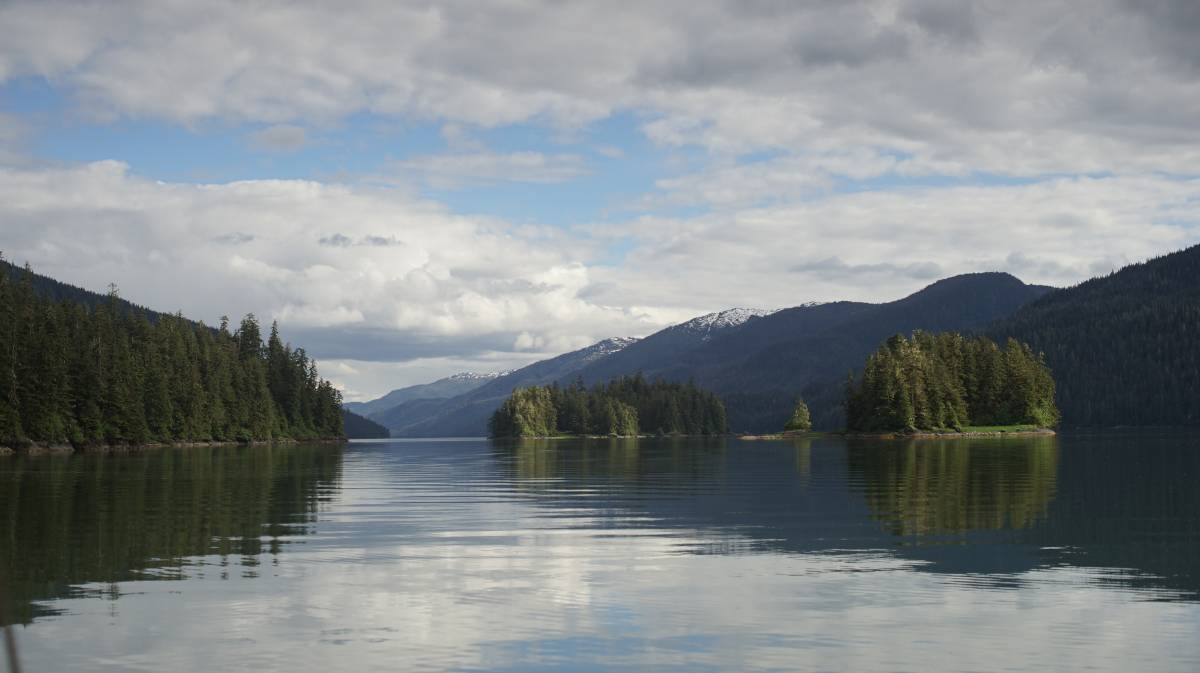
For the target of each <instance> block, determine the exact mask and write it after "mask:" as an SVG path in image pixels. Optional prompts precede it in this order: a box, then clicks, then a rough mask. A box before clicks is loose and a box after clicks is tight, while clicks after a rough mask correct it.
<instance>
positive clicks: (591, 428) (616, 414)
mask: <svg viewBox="0 0 1200 673" xmlns="http://www.w3.org/2000/svg"><path fill="white" fill-rule="evenodd" d="M488 432H489V434H490V435H491V436H492V437H494V438H499V437H587V436H604V437H636V436H639V435H642V434H655V435H676V436H678V435H723V434H725V433H726V432H728V427H727V424H726V419H725V405H724V404H722V402H721V400H720V399H719V398H718V397H717V396H716V395H714V394H713V393H711V392H708V391H706V390H703V389H701V388H699V387H697V386H696V385H695V384H694V383H690V382H689V383H672V382H668V381H662V380H657V381H647V380H646V379H645V378H644V377H643V376H642V375H641V374H635V375H633V376H622V377H618V378H616V379H613V380H612V381H610V382H609V383H607V384H601V385H596V386H594V387H592V388H587V387H585V386H584V385H583V382H582V381H580V380H577V381H575V382H574V383H572V384H571V385H569V386H565V387H560V386H558V385H554V384H551V385H548V386H531V387H527V388H519V389H517V390H514V391H513V392H512V394H511V395H510V396H509V397H508V398H507V399H506V400H505V401H504V403H503V404H501V405H500V408H499V409H497V410H496V412H495V413H494V414H492V417H491V420H490V421H489V423H488Z"/></svg>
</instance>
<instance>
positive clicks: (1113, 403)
mask: <svg viewBox="0 0 1200 673" xmlns="http://www.w3.org/2000/svg"><path fill="white" fill-rule="evenodd" d="M988 333H989V334H990V335H991V336H992V337H993V338H996V339H1005V338H1008V337H1013V338H1016V339H1018V340H1020V341H1022V342H1025V343H1028V344H1029V345H1030V346H1031V347H1032V348H1034V349H1035V350H1037V351H1039V352H1044V353H1045V354H1046V362H1047V364H1049V365H1050V367H1051V368H1052V369H1053V370H1054V377H1055V381H1056V383H1057V385H1058V406H1059V407H1060V408H1061V409H1062V415H1063V423H1064V424H1065V425H1068V426H1072V427H1111V426H1114V425H1128V426H1193V427H1194V426H1198V425H1200V246H1193V247H1190V248H1187V249H1186V250H1181V251H1179V252H1175V253H1172V254H1169V255H1164V256H1162V257H1157V258H1154V259H1151V260H1149V261H1147V262H1144V263H1140V264H1133V265H1130V266H1127V267H1125V268H1123V269H1121V270H1120V271H1118V272H1116V273H1113V274H1109V275H1107V276H1103V277H1100V278H1094V279H1092V280H1089V281H1087V282H1085V283H1081V284H1080V285H1077V286H1075V287H1071V288H1067V289H1063V290H1058V291H1056V292H1052V293H1050V294H1048V295H1046V296H1045V297H1042V298H1041V299H1038V300H1037V301H1034V302H1031V303H1029V304H1027V305H1026V306H1024V307H1022V308H1021V310H1019V311H1017V312H1016V313H1015V314H1014V315H1012V316H1011V317H1009V318H1007V319H1004V320H1001V321H999V322H998V323H997V324H996V325H994V326H993V327H992V328H991V329H989V330H988Z"/></svg>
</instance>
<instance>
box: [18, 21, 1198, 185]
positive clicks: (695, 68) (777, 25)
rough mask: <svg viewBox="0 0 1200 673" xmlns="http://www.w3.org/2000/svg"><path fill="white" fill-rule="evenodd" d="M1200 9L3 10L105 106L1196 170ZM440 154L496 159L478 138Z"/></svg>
mask: <svg viewBox="0 0 1200 673" xmlns="http://www.w3.org/2000/svg"><path fill="white" fill-rule="evenodd" d="M363 17H369V18H368V19H366V20H364V19H363ZM1079 17H1087V20H1086V21H1084V20H1079ZM1197 22H1200V19H1198V18H1197V10H1196V9H1195V3H1189V2H1186V1H1178V2H1133V1H1132V0H1099V1H1098V2H1094V1H1091V0H1063V1H1058V2H1017V3H1006V4H1005V5H1004V7H1003V8H1002V9H1000V10H986V11H985V9H983V8H981V7H979V6H978V5H968V4H964V3H956V2H946V1H935V0H900V1H898V2H858V1H851V2H820V3H778V2H749V3H744V2H731V1H725V0H710V1H708V2H697V1H695V0H686V1H684V0H676V1H674V2H671V1H668V2H658V3H641V4H639V5H638V6H636V7H630V8H626V9H625V10H623V11H621V12H613V11H611V9H610V8H609V7H608V6H607V4H606V3H557V2H548V1H547V2H536V1H535V2H528V3H522V4H520V5H489V6H485V7H480V6H479V5H478V3H475V2H469V1H467V0H459V1H454V0H450V1H447V2H443V3H438V5H437V6H436V7H430V6H428V5H427V4H425V3H416V2H411V3H406V2H384V1H382V0H380V1H377V2H376V1H370V0H358V1H356V2H351V3H349V4H345V3H342V4H338V5H337V6H334V5H330V4H328V3H321V2H315V1H311V2H289V3H283V2H265V3H256V4H255V5H252V6H247V5H245V4H244V3H236V2H229V1H221V0H214V2H208V3H204V4H203V6H199V5H196V4H194V3H192V4H189V3H173V4H162V3H145V4H139V3H128V4H122V5H120V6H116V7H109V6H104V7H100V6H97V5H94V4H90V3H84V2H79V3H70V2H68V3H55V4H49V3H41V2H32V1H30V2H14V3H8V4H6V5H5V6H4V7H3V8H0V79H4V78H12V77H17V76H21V75H38V76H43V77H47V78H50V79H51V80H53V81H54V82H56V83H59V84H60V85H61V86H63V87H67V88H69V89H70V90H71V91H72V92H73V93H74V98H75V100H77V101H78V104H79V105H80V107H81V109H82V111H83V112H84V113H85V114H88V115H94V116H97V117H101V118H103V117H105V116H132V117H156V118H163V119H170V120H175V121H179V122H182V123H186V124H194V123H198V122H202V121H204V120H210V119H221V120H231V121H244V122H253V123H265V124H275V125H288V124H297V123H305V124H307V123H312V122H321V121H336V120H340V119H344V118H346V117H348V116H350V115H354V114H358V113H363V112H366V113H371V114H375V115H381V116H386V117H400V118H408V119H421V120H437V121H439V122H441V123H444V124H446V125H447V126H446V129H447V133H448V134H449V135H448V137H454V138H461V137H463V134H464V130H463V128H461V125H465V126H466V127H471V126H485V127H493V126H500V125H505V124H513V123H519V122H535V123H547V124H550V125H552V126H556V127H560V128H561V127H576V126H579V125H583V124H587V123H588V122H591V121H594V120H597V119H602V118H605V117H609V116H611V115H612V114H614V113H615V112H619V111H636V112H637V113H638V114H639V115H640V118H642V119H644V120H645V121H644V128H645V131H646V133H647V134H648V135H649V137H651V138H652V139H654V140H655V141H657V142H659V143H663V144H666V145H680V146H700V147H704V148H706V149H708V150H710V151H713V152H719V153H744V152H752V151H757V150H762V149H769V150H773V151H785V152H797V153H805V152H812V151H814V150H816V151H821V152H824V151H858V150H863V149H874V150H878V151H881V152H884V153H889V154H894V155H903V156H906V157H910V158H911V160H912V165H918V166H938V167H941V168H942V169H943V170H945V169H956V170H958V171H962V172H981V171H982V172H991V173H999V174H1006V175H1040V174H1046V173H1063V172H1127V171H1167V172H1175V173H1185V174H1194V173H1197V172H1200V168H1198V167H1200V138H1198V137H1197V135H1196V134H1195V133H1194V120H1195V119H1196V118H1197V116H1200V56H1197V55H1196V54H1197V52H1196V50H1195V49H1194V46H1193V42H1194V39H1193V38H1194V34H1195V31H1194V30H1191V29H1192V28H1193V27H1194V26H1195V25H1196V24H1197ZM712 26H721V30H719V31H713V30H712ZM396 35H404V39H402V40H398V39H396ZM614 36H620V39H616V38H615V37H614ZM273 128H275V129H278V130H272V129H267V130H266V131H263V132H262V133H267V134H268V137H270V136H272V135H278V136H282V137H280V138H276V139H275V140H274V141H267V145H268V146H273V147H278V146H283V147H287V148H293V147H295V146H296V142H297V138H298V137H299V135H300V133H299V129H297V127H290V128H291V129H292V130H287V131H286V132H284V130H285V129H288V128H289V127H287V126H277V127H273ZM264 140H267V139H265V138H264ZM482 158H483V161H484V163H485V164H487V165H489V166H493V167H494V166H495V164H496V163H497V159H496V158H495V157H487V155H483V157H482ZM474 160H475V161H478V160H480V157H475V159H474ZM509 161H511V158H510V159H509ZM455 162H457V163H455ZM427 163H429V164H431V165H430V168H434V169H436V168H438V167H439V166H440V167H443V168H444V169H445V170H446V171H448V172H449V173H450V174H451V176H452V177H454V178H463V179H472V178H475V179H478V178H479V175H478V173H479V172H482V173H483V177H482V179H485V180H490V179H493V178H494V177H495V173H494V172H490V171H488V170H487V168H486V167H484V168H474V169H472V168H471V167H470V166H469V165H467V166H464V165H462V164H464V163H465V164H470V163H471V160H469V159H466V158H458V159H429V160H427ZM500 163H501V165H504V164H503V161H500ZM507 166H508V167H509V168H516V169H517V170H518V171H519V170H520V166H517V167H513V166H511V164H509V165H507ZM539 170H544V167H539ZM464 174H465V175H464ZM551 174H552V175H561V174H558V173H554V172H553V171H552V173H551ZM538 175H543V174H542V173H538ZM518 179H521V178H518ZM534 179H540V178H534ZM551 179H562V178H561V177H555V178H551Z"/></svg>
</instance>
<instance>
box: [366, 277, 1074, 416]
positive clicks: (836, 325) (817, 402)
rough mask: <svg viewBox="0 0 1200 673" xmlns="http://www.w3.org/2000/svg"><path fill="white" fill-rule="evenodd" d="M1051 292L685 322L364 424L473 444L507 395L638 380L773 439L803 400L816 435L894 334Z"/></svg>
mask: <svg viewBox="0 0 1200 673" xmlns="http://www.w3.org/2000/svg"><path fill="white" fill-rule="evenodd" d="M1050 289H1051V288H1047V287H1042V286H1035V285H1026V284H1025V283H1022V282H1021V281H1020V280H1018V279H1017V278H1014V277H1013V276H1011V275H1008V274H1004V273H978V274H968V275H964V276H956V277H953V278H948V279H946V280H942V281H939V282H937V283H934V284H933V285H930V286H929V287H927V288H925V289H923V290H921V291H920V292H917V293H915V294H913V295H911V296H909V297H906V298H904V299H900V300H898V301H894V302H888V303H884V304H869V303H860V302H832V303H828V304H815V303H810V304H804V305H801V306H797V307H794V308H789V309H784V310H780V311H774V312H771V311H763V310H757V309H745V308H738V309H730V310H727V311H720V312H717V313H711V314H708V315H704V316H700V317H698V318H695V319H692V320H689V321H687V322H685V323H681V324H679V325H674V326H671V327H668V328H666V329H663V330H661V331H659V332H656V333H654V334H652V335H650V336H648V337H646V338H644V339H640V340H639V339H607V340H605V341H602V342H600V343H597V344H595V345H593V346H589V347H588V348H585V349H582V350H579V351H574V352H571V353H567V354H564V355H560V356H558V357H556V358H551V359H549V360H544V361H541V362H536V363H534V364H532V365H529V366H528V367H524V368H522V369H518V370H516V371H514V372H510V373H508V374H505V375H503V376H498V377H496V378H495V379H493V380H491V381H488V382H487V383H486V384H484V385H481V386H479V387H477V388H475V389H474V390H471V391H469V392H466V393H464V394H460V395H458V396H454V397H445V398H440V399H429V398H417V399H409V400H407V401H405V402H403V403H401V404H399V405H396V406H393V407H391V408H389V409H386V410H384V411H379V412H375V413H372V414H371V418H372V419H373V420H375V421H377V422H379V423H381V424H383V425H385V426H387V427H388V428H390V429H391V431H392V434H393V435H394V436H407V437H431V436H476V435H482V434H485V432H486V426H487V419H488V417H489V416H490V415H491V413H492V411H494V410H495V409H496V407H497V406H499V404H500V402H501V401H503V399H504V398H505V397H507V396H508V395H509V393H511V392H512V391H513V390H514V389H516V388H520V387H525V386H530V385H543V384H548V383H563V384H565V383H569V382H571V381H573V380H576V379H581V380H583V382H584V383H586V384H588V385H591V384H595V383H600V382H604V381H608V380H610V379H612V378H613V377H615V376H620V375H625V374H634V373H638V372H641V373H642V374H644V375H645V376H647V377H649V378H664V379H668V380H674V381H686V380H694V381H695V382H696V383H698V384H699V385H701V386H702V387H705V388H708V389H710V390H713V391H714V392H716V393H717V394H718V395H720V396H721V397H722V398H723V399H724V400H725V404H726V407H727V410H728V413H729V424H730V427H731V428H732V429H734V430H736V431H743V430H744V431H753V432H758V431H765V430H778V429H779V428H780V427H782V425H783V423H784V421H785V420H786V419H787V417H788V414H789V413H790V412H791V409H792V405H793V403H794V399H795V397H796V396H797V395H803V396H804V397H805V399H806V400H808V402H809V407H810V408H811V409H812V412H813V419H814V423H815V424H816V425H817V427H819V428H833V427H839V426H840V424H841V406H840V403H841V388H842V385H843V382H844V379H845V377H846V376H847V375H848V374H849V373H850V372H852V371H854V370H856V369H857V368H858V367H860V366H861V365H862V362H863V360H864V359H865V358H866V356H867V355H868V354H869V353H870V352H871V351H873V350H874V349H875V348H876V347H877V346H878V345H879V344H880V343H881V342H882V341H883V340H884V339H886V338H887V337H889V336H891V335H892V334H895V333H897V332H911V331H912V330H916V329H925V330H931V331H943V330H960V331H973V330H981V329H983V328H985V327H987V326H988V325H990V324H991V323H993V322H995V321H996V320H998V319H1000V318H1003V317H1006V316H1009V315H1011V314H1013V312H1014V311H1016V310H1017V309H1018V308H1020V307H1021V306H1022V305H1024V304H1026V303H1028V302H1030V301H1032V300H1034V299H1037V298H1038V297H1040V296H1042V295H1044V294H1045V293H1047V292H1048V291H1050Z"/></svg>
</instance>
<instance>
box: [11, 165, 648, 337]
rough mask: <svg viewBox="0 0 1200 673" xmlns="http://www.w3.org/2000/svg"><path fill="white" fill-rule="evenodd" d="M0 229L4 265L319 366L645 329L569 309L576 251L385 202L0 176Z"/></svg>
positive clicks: (579, 247) (126, 180)
mask: <svg viewBox="0 0 1200 673" xmlns="http://www.w3.org/2000/svg"><path fill="white" fill-rule="evenodd" d="M0 222H3V224H2V225H0V233H2V235H3V241H4V243H3V247H4V249H5V252H6V255H7V256H8V257H10V258H12V259H15V260H18V261H24V260H26V259H28V260H29V261H30V262H31V263H32V264H33V265H34V266H35V267H36V268H37V269H38V270H39V271H40V272H43V273H46V274H48V275H51V276H54V277H57V278H60V279H61V280H64V281H67V282H71V283H74V284H78V285H81V286H84V287H89V288H103V287H105V286H106V285H107V284H108V283H109V282H116V283H117V284H118V286H119V287H121V288H124V292H125V294H126V295H128V297H129V298H130V299H132V300H135V301H137V302H139V303H143V304H146V305H149V306H152V307H155V308H158V309H162V310H168V311H173V310H177V309H178V310H182V311H183V312H184V313H185V314H187V315H189V316H193V317H195V318H197V319H205V320H206V321H208V322H209V323H210V324H211V323H215V321H216V320H217V318H218V317H219V316H220V315H222V314H228V315H231V316H235V317H236V316H239V315H242V314H244V313H248V312H254V313H256V314H258V315H259V316H260V317H262V318H265V319H270V318H277V319H279V320H280V321H281V323H282V324H283V326H284V328H285V336H288V337H289V338H292V339H294V340H296V341H297V342H298V343H301V344H303V345H305V346H306V347H308V348H309V349H310V351H311V352H313V353H314V354H315V355H317V356H318V357H330V358H334V357H345V356H346V354H354V355H355V356H356V357H358V358H359V359H364V360H370V359H375V360H408V359H419V358H431V357H443V356H446V355H448V354H452V353H454V354H458V355H460V356H465V357H470V355H471V354H482V353H486V352H490V351H496V350H508V349H510V348H511V345H512V343H513V340H514V339H515V335H516V334H518V333H520V332H522V331H529V332H531V333H533V334H536V335H537V336H538V339H539V340H540V342H539V343H541V344H542V345H543V346H544V347H545V348H557V347H560V346H563V345H575V344H583V343H585V342H589V340H590V339H591V335H593V334H605V335H606V336H607V335H609V334H623V333H633V332H637V333H640V332H644V331H646V329H648V326H647V325H645V324H644V323H642V322H639V320H638V319H637V318H636V317H635V316H632V315H630V314H628V313H627V312H625V311H623V310H621V309H619V308H612V307H608V306H602V305H598V304H595V303H592V302H589V301H588V300H587V299H585V298H584V297H583V296H582V295H583V290H584V288H586V287H587V286H588V285H589V283H590V282H591V281H590V271H589V269H588V268H587V267H586V266H584V264H583V263H582V262H581V259H582V257H583V256H584V255H586V254H587V249H588V244H587V242H586V241H583V240H578V239H568V238H566V237H565V235H563V234H561V233H559V234H558V235H557V236H556V235H552V234H547V233H546V232H542V231H536V230H535V231H532V232H526V231H523V230H520V229H517V228H513V227H511V226H509V225H507V224H505V223H503V222H500V221H496V220H490V219H487V218H468V217H459V216H455V215H452V214H450V213H448V212H446V211H445V210H443V209H442V208H441V207H439V206H437V205H436V204H431V203H428V202H424V201H418V200H413V199H411V198H409V197H407V196H406V195H404V194H403V193H401V192H397V191H394V190H388V189H376V188H370V187H362V186H359V187H351V186H345V185H325V184H320V183H313V182H305V181H295V180H293V181H284V180H274V181H250V182H234V183H229V184H211V185H189V184H170V183H162V182H153V181H149V180H144V179H141V178H138V177H136V176H133V175H131V174H130V173H129V172H128V169H127V167H126V166H125V165H123V164H120V163H117V162H101V163H97V164H90V165H86V166H80V167H75V168H54V169H37V170H35V169H28V170H19V169H0ZM331 240H336V241H346V245H330V244H328V242H329V241H331ZM540 353H541V354H544V351H540ZM518 357H519V358H522V357H523V356H518Z"/></svg>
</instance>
